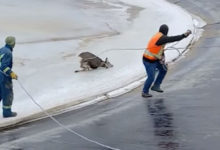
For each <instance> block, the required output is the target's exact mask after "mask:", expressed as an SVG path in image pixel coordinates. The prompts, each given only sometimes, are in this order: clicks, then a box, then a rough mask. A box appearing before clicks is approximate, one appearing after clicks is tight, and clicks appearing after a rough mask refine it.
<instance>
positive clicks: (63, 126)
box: [17, 80, 120, 150]
mask: <svg viewBox="0 0 220 150" xmlns="http://www.w3.org/2000/svg"><path fill="white" fill-rule="evenodd" d="M17 81H18V84H19V85H20V87H21V88H22V89H23V90H24V91H25V93H26V94H27V95H28V96H29V98H30V99H31V100H32V102H33V103H34V104H36V105H37V106H38V107H39V108H40V109H41V110H42V112H44V113H45V114H46V115H47V116H48V117H49V118H50V119H52V120H53V121H54V122H55V123H56V124H58V125H59V126H60V127H62V128H64V129H66V130H67V131H69V132H71V133H73V134H74V135H77V136H79V137H80V138H82V139H84V140H86V141H88V142H91V143H94V144H97V145H99V146H102V147H105V148H108V149H110V150H120V149H118V148H114V147H111V146H108V145H105V144H102V143H99V142H97V141H94V140H91V139H89V138H87V137H85V136H83V135H81V134H79V133H77V132H76V131H74V130H72V129H71V128H69V127H66V126H65V125H63V124H62V123H61V122H59V121H58V120H57V119H56V118H54V117H53V116H52V115H50V114H49V113H48V112H47V111H46V110H45V109H44V108H43V107H42V106H41V105H40V104H39V103H37V102H36V100H34V98H33V97H32V96H31V94H30V93H29V92H28V91H27V90H26V89H25V87H24V86H23V85H22V83H21V82H20V81H19V80H17Z"/></svg>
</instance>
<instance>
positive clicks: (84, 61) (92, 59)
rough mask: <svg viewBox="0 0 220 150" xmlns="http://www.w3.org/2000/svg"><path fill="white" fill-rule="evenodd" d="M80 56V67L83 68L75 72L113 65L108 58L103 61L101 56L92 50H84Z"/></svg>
mask: <svg viewBox="0 0 220 150" xmlns="http://www.w3.org/2000/svg"><path fill="white" fill-rule="evenodd" d="M79 57H80V58H81V61H80V67H81V68H82V70H76V71H75V72H80V71H88V70H93V69H97V68H98V67H105V68H106V69H107V68H110V67H113V65H112V64H111V63H110V62H109V61H108V58H105V61H103V60H102V59H101V58H99V57H98V56H96V55H94V54H92V53H90V52H82V53H80V54H79Z"/></svg>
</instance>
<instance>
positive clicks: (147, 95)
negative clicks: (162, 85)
mask: <svg viewBox="0 0 220 150" xmlns="http://www.w3.org/2000/svg"><path fill="white" fill-rule="evenodd" d="M142 97H144V98H147V97H152V95H151V94H149V93H144V92H142Z"/></svg>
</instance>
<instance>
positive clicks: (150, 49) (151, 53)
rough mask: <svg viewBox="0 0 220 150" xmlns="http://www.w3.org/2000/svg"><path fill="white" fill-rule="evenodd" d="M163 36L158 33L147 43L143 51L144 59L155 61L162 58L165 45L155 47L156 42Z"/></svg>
mask: <svg viewBox="0 0 220 150" xmlns="http://www.w3.org/2000/svg"><path fill="white" fill-rule="evenodd" d="M162 36H163V34H162V33H160V32H158V33H157V34H155V35H154V36H153V37H152V38H151V39H150V41H149V43H148V45H147V48H146V49H145V51H144V57H145V58H147V59H149V60H157V59H161V58H162V54H163V52H164V46H165V45H159V46H158V45H156V43H157V41H158V40H159V39H160V38H161V37H162Z"/></svg>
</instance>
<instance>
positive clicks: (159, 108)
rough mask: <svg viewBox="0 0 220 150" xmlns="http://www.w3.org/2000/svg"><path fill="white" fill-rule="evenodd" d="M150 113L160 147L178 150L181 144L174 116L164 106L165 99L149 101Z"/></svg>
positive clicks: (167, 149) (165, 149) (166, 149)
mask: <svg viewBox="0 0 220 150" xmlns="http://www.w3.org/2000/svg"><path fill="white" fill-rule="evenodd" d="M147 102H148V103H147V107H148V112H149V114H150V115H151V117H152V120H153V125H154V134H155V136H156V137H158V139H159V140H158V146H159V148H161V149H164V150H178V148H179V143H178V140H177V137H176V134H175V132H176V131H175V127H174V125H173V114H172V113H170V112H169V110H168V109H167V108H166V106H165V104H164V99H162V98H161V99H149V100H148V101H147Z"/></svg>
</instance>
